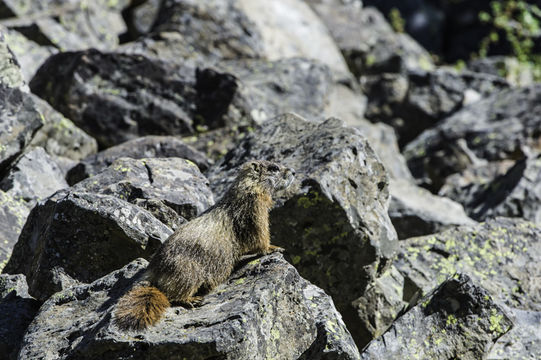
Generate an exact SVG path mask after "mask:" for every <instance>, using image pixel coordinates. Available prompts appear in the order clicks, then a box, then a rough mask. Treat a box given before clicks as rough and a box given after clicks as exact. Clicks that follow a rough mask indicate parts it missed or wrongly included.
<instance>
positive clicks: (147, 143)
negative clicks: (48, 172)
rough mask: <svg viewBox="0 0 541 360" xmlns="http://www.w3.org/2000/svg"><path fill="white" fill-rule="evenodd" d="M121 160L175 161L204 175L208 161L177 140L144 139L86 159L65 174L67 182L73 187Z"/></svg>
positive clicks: (208, 164) (111, 148) (170, 137)
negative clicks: (193, 166) (180, 160)
mask: <svg viewBox="0 0 541 360" xmlns="http://www.w3.org/2000/svg"><path fill="white" fill-rule="evenodd" d="M121 157H129V158H132V159H142V158H170V157H178V158H183V159H186V160H190V161H192V162H194V163H195V164H196V165H197V166H198V167H199V170H201V171H203V172H204V171H206V170H207V169H208V168H209V166H210V160H209V159H207V157H206V156H205V155H204V154H202V153H201V152H199V151H197V150H195V149H194V148H192V147H191V146H190V145H187V144H186V143H185V142H184V141H182V140H180V139H179V138H178V137H175V136H144V137H140V138H137V139H134V140H130V141H126V142H124V143H122V144H119V145H116V146H113V147H110V148H108V149H105V150H103V151H100V152H99V153H97V154H94V155H90V156H88V157H86V158H85V159H83V160H82V161H81V162H80V163H78V164H77V165H76V166H75V167H73V168H72V169H71V170H70V171H69V172H68V175H67V177H66V179H67V181H68V183H69V184H70V185H73V184H75V183H77V182H79V181H81V180H83V179H86V178H87V177H91V176H94V175H96V174H97V173H99V172H100V171H102V170H104V169H105V168H106V167H108V166H109V165H111V164H112V163H113V161H115V160H116V159H118V158H121Z"/></svg>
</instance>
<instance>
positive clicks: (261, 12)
mask: <svg viewBox="0 0 541 360" xmlns="http://www.w3.org/2000/svg"><path fill="white" fill-rule="evenodd" d="M237 6H238V7H239V9H241V10H242V11H243V12H244V13H245V14H246V16H247V17H248V19H249V20H251V21H252V22H253V23H254V24H255V27H256V29H257V30H258V31H259V34H260V35H261V39H262V44H263V52H262V54H263V56H264V57H265V58H267V59H269V60H279V59H284V58H291V57H302V58H307V59H316V60H318V61H319V62H321V63H323V64H325V65H327V66H328V67H329V68H330V69H331V70H332V71H333V72H334V73H336V74H337V76H340V75H346V76H347V74H348V73H349V70H348V68H347V65H346V62H345V60H344V58H343V57H342V54H341V53H340V50H339V49H338V47H337V46H336V44H335V43H334V41H333V39H332V37H331V36H330V34H329V31H328V30H327V28H326V27H325V25H324V24H323V22H322V21H321V20H320V18H319V17H318V16H317V15H316V14H315V13H314V12H313V11H312V9H311V8H310V7H309V6H308V5H307V4H306V3H305V2H304V1H302V0H274V1H261V0H256V1H254V0H239V1H237Z"/></svg>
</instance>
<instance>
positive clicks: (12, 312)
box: [0, 274, 40, 359]
mask: <svg viewBox="0 0 541 360" xmlns="http://www.w3.org/2000/svg"><path fill="white" fill-rule="evenodd" d="M39 305H40V303H39V302H38V301H37V300H35V299H34V298H32V297H31V296H30V295H29V294H28V285H26V279H25V278H24V276H23V275H20V274H19V275H5V274H2V275H0V311H1V314H2V316H1V317H0V351H1V352H2V359H16V358H17V353H18V351H19V347H20V345H21V341H22V338H23V335H24V333H25V331H26V329H27V327H28V325H29V324H30V322H31V321H32V319H33V318H34V316H35V315H36V313H37V312H38V309H39Z"/></svg>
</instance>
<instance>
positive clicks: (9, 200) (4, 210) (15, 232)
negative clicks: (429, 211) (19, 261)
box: [0, 190, 30, 271]
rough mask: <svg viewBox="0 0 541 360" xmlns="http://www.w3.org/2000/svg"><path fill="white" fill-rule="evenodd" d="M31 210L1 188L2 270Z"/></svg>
mask: <svg viewBox="0 0 541 360" xmlns="http://www.w3.org/2000/svg"><path fill="white" fill-rule="evenodd" d="M29 212H30V210H29V209H28V207H27V206H26V204H25V203H24V202H23V201H20V200H15V199H14V198H13V196H11V195H10V194H7V193H5V192H3V191H2V190H0V271H2V269H3V268H4V266H5V265H6V264H7V262H8V260H9V257H10V256H11V250H12V249H13V247H14V246H15V243H16V242H17V240H18V239H19V234H20V233H21V230H22V229H23V226H24V223H25V221H26V217H27V216H28V213H29Z"/></svg>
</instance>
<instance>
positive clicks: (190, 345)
mask: <svg viewBox="0 0 541 360" xmlns="http://www.w3.org/2000/svg"><path fill="white" fill-rule="evenodd" d="M146 264H147V263H146V261H144V260H141V259H139V260H136V261H134V262H132V263H130V264H129V265H127V266H125V267H124V268H122V269H121V270H118V271H115V272H113V273H111V274H109V275H107V276H105V277H103V278H101V279H98V280H96V281H95V282H94V283H92V284H89V285H82V286H77V287H74V288H72V289H68V290H66V291H64V292H61V293H58V294H55V295H54V296H53V297H51V299H49V300H48V301H47V302H46V303H45V304H44V305H43V306H42V308H41V309H40V312H39V314H38V315H37V317H36V320H35V321H34V322H33V323H32V324H31V325H30V327H29V329H28V331H27V333H26V335H25V337H24V340H23V347H22V349H21V352H20V356H21V357H25V358H32V357H35V356H38V354H40V355H42V354H44V353H45V354H47V355H48V356H49V357H50V358H59V359H65V358H70V357H76V358H78V359H100V358H102V357H103V354H104V352H105V351H106V352H107V357H108V358H110V359H120V358H125V357H131V358H133V359H142V358H144V357H152V358H170V357H171V356H174V357H180V358H188V359H203V358H209V357H213V356H214V357H216V356H218V357H222V358H224V359H267V358H288V359H296V358H299V357H300V356H301V354H303V352H305V351H306V350H307V349H309V348H310V347H311V346H312V345H313V344H314V342H315V341H316V334H317V331H322V332H324V331H325V330H323V327H318V325H322V324H321V322H320V321H321V318H318V315H317V313H318V311H322V310H325V309H327V310H331V311H332V310H333V306H332V301H331V300H330V299H329V298H328V297H326V296H325V301H326V302H327V304H328V305H330V308H326V306H327V305H323V304H324V302H325V301H323V302H322V301H321V300H322V298H321V297H320V293H316V294H313V293H314V291H312V290H311V289H310V287H309V286H307V284H306V281H305V280H303V279H302V278H301V277H300V276H299V274H298V273H297V271H296V270H295V269H294V268H293V267H292V266H291V265H289V264H288V263H287V262H285V261H284V260H283V259H282V257H281V255H278V254H273V255H270V256H266V257H262V258H259V259H255V260H253V261H251V262H248V263H247V264H244V265H242V266H241V267H239V268H238V269H237V270H236V271H235V272H234V273H233V274H232V275H231V277H230V279H229V280H228V281H227V282H226V283H225V284H222V285H220V286H219V287H218V288H217V289H215V290H214V291H213V292H211V293H209V294H207V295H206V296H205V297H204V300H203V303H202V304H201V306H199V307H196V308H194V309H185V308H183V307H179V306H174V307H171V308H169V309H168V310H167V311H166V313H165V316H164V319H162V320H161V321H160V322H158V323H157V324H156V325H155V326H153V327H150V328H148V329H147V330H145V331H141V332H137V333H130V334H126V333H124V332H123V331H120V330H119V329H118V328H117V327H116V325H115V324H114V323H113V322H112V321H111V313H112V312H113V311H114V305H115V303H116V300H117V299H118V297H119V296H121V295H122V294H123V293H124V292H125V291H127V290H128V288H129V286H130V284H131V283H133V280H134V278H136V276H138V274H139V273H140V272H141V271H142V270H143V269H144V267H145V266H146ZM312 294H313V296H314V297H315V299H316V300H315V301H314V300H311V299H310V298H307V297H306V296H310V295H312ZM331 311H330V312H329V313H327V314H326V316H328V317H329V318H328V320H327V323H328V324H332V325H331V326H333V327H334V329H336V330H339V329H344V330H345V328H344V325H343V323H342V322H341V320H340V317H339V316H337V314H336V310H334V313H333V312H331ZM53 314H55V315H53ZM73 324H77V326H73ZM325 335H326V336H329V337H330V336H332V335H333V333H332V332H327V333H326V334H325ZM345 335H346V337H345V338H344V339H342V340H341V342H342V344H343V345H345V344H347V341H348V338H349V344H351V337H349V336H348V334H347V331H346V332H345ZM136 339H137V341H135V340H136ZM328 344H329V345H331V344H332V342H328ZM143 348H144V349H145V350H144V351H143V350H142V349H143ZM329 348H331V347H330V346H329ZM334 349H337V348H336V347H335V348H334ZM354 350H356V349H353V351H354ZM173 354H174V355H173ZM338 354H340V357H338V356H339V355H338ZM317 355H319V356H317V357H314V359H319V358H341V359H354V358H355V357H353V356H347V355H345V354H344V353H340V352H338V351H329V353H328V354H327V357H324V356H325V354H324V353H323V352H320V353H319V354H317ZM333 356H334V357H333Z"/></svg>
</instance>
